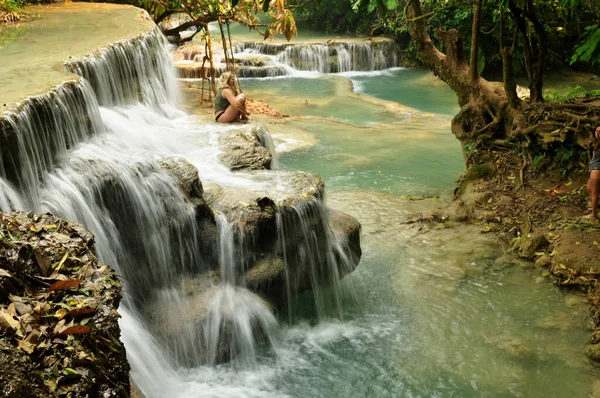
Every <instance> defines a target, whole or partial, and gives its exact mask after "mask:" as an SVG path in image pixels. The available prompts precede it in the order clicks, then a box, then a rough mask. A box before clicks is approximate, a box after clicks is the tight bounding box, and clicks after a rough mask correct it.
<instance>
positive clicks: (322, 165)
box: [241, 69, 464, 195]
mask: <svg viewBox="0 0 600 398" xmlns="http://www.w3.org/2000/svg"><path fill="white" fill-rule="evenodd" d="M404 73H408V75H409V76H412V77H413V78H414V79H415V80H410V79H409V80H410V83H409V84H408V85H406V87H404V86H403V82H405V81H406V80H404V78H398V79H399V81H396V82H395V83H394V84H390V85H388V87H389V91H388V92H387V94H386V95H382V96H381V97H388V98H398V99H401V98H403V97H410V95H409V94H407V93H411V92H412V97H415V98H422V100H421V102H420V103H417V102H415V101H413V104H412V105H416V106H419V107H420V109H416V108H413V107H407V106H403V105H406V104H402V105H401V104H399V103H398V102H395V101H386V100H385V99H387V98H383V99H377V98H373V97H370V96H367V95H363V94H360V93H353V92H351V91H350V90H351V88H352V83H354V79H359V81H360V83H361V84H362V86H363V87H370V88H373V87H378V84H380V83H379V79H388V80H389V79H394V76H396V77H398V76H404ZM351 79H352V81H349V80H347V79H346V78H345V77H340V76H327V77H315V78H305V77H297V78H277V79H260V80H259V79H257V80H252V79H248V80H243V81H242V82H241V85H242V87H243V88H244V90H245V91H246V92H247V93H248V95H250V96H251V97H253V98H257V99H261V100H264V101H266V102H268V103H269V104H270V105H271V106H273V107H274V108H276V109H278V110H279V111H281V112H283V113H287V114H289V115H292V116H293V115H300V116H302V118H300V119H295V118H290V119H289V120H285V121H284V124H282V125H273V126H272V127H271V126H269V128H270V130H271V132H272V134H274V137H275V138H276V139H277V137H278V133H279V132H280V131H281V132H285V133H287V134H288V135H289V129H288V127H294V128H296V129H297V130H304V131H305V132H308V133H310V134H312V135H314V136H315V137H316V139H317V140H318V145H317V146H315V147H310V148H306V149H303V150H300V151H293V152H289V153H285V154H283V155H281V157H280V159H281V164H280V167H282V168H284V169H291V170H294V169H296V170H297V169H300V170H307V171H311V172H314V173H317V174H320V175H322V176H323V177H324V178H325V180H326V181H327V187H328V190H329V191H334V190H338V189H349V188H369V189H377V190H380V191H387V192H393V193H398V194H403V195H438V194H439V192H440V191H442V190H444V189H451V188H453V186H454V181H455V180H456V178H457V177H458V176H459V175H460V174H461V173H462V171H463V170H464V163H463V160H462V156H461V153H460V144H459V142H458V140H456V138H455V137H454V136H453V135H452V133H451V132H450V120H449V117H448V116H447V115H448V114H450V113H451V112H452V111H453V109H454V108H456V105H455V104H454V103H452V102H451V101H450V100H451V98H452V97H454V94H452V93H451V92H450V93H448V92H447V87H440V86H439V85H437V84H436V85H433V86H431V85H430V83H431V79H432V76H431V74H429V73H428V72H426V71H423V70H416V71H415V70H411V71H407V70H404V69H400V70H392V71H384V72H371V73H368V74H353V75H351ZM354 86H355V88H356V87H357V84H356V83H354ZM398 87H403V88H402V90H400V91H402V92H404V93H405V94H403V97H402V96H398V95H397V93H398V91H399V90H398ZM436 87H438V88H439V91H440V93H439V97H440V98H442V101H441V103H439V104H438V103H436V99H435V95H434V91H435V88H436ZM380 91H381V88H380ZM443 104H448V106H447V107H445V108H443V110H444V111H445V112H446V114H441V115H438V114H435V113H433V112H435V111H436V110H437V109H440V108H441V107H442V106H443ZM291 135H292V137H293V134H291Z"/></svg>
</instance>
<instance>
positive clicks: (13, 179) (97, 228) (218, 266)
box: [0, 30, 340, 397]
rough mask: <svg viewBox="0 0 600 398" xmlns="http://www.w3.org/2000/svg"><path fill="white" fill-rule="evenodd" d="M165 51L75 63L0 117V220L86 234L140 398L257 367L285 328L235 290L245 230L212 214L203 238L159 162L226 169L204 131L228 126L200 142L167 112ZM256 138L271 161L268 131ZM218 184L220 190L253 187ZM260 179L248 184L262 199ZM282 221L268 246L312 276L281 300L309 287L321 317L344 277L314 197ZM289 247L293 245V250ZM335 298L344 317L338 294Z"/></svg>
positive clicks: (152, 48)
mask: <svg viewBox="0 0 600 398" xmlns="http://www.w3.org/2000/svg"><path fill="white" fill-rule="evenodd" d="M167 45H168V44H167V42H166V40H165V39H164V38H163V37H162V36H161V35H160V34H159V33H158V32H157V31H156V30H155V31H153V32H151V33H150V34H147V35H144V36H138V37H134V38H131V39H128V40H124V41H121V42H119V43H116V44H115V45H113V46H110V47H108V48H105V49H101V50H99V51H98V52H96V53H95V54H92V55H91V56H89V57H86V58H82V59H76V60H70V61H69V62H68V63H66V64H65V67H66V68H67V69H68V70H70V71H72V72H74V73H76V74H78V75H79V76H80V77H79V78H78V79H77V80H74V81H72V82H68V83H65V84H63V85H61V86H60V87H57V88H56V89H54V90H53V91H52V92H50V93H49V94H47V95H42V96H38V97H33V98H29V99H27V100H26V101H24V102H23V103H22V104H21V106H20V107H19V108H18V109H17V111H15V112H14V113H11V114H8V115H7V116H6V117H4V118H3V119H0V129H1V133H2V135H1V136H0V144H1V146H0V147H1V148H2V153H1V155H2V157H1V162H0V210H2V211H9V210H13V209H20V210H25V209H27V210H35V211H39V212H51V213H53V214H56V215H58V216H63V217H65V218H68V219H71V220H74V221H78V222H80V223H82V224H83V225H84V226H85V227H86V228H87V229H89V230H90V231H91V232H92V233H93V234H94V236H95V242H96V243H95V248H96V252H97V255H98V257H99V258H100V260H101V261H102V262H103V263H105V264H107V265H110V266H111V267H113V268H114V269H115V270H116V271H117V273H118V275H119V276H120V277H121V278H122V280H123V283H124V291H123V296H124V300H123V301H122V304H121V305H122V308H121V311H122V314H123V320H122V323H121V325H122V327H123V329H122V332H123V340H124V341H125V343H126V345H127V353H128V358H129V360H130V363H131V365H132V373H131V377H132V379H133V381H134V383H135V384H136V385H138V386H139V387H140V389H141V390H142V392H143V393H144V394H146V396H148V397H152V396H165V395H168V394H169V392H170V390H169V388H170V386H171V385H172V383H174V382H176V381H175V379H176V378H177V376H176V373H177V371H178V370H180V369H183V368H194V367H199V366H203V365H206V364H211V365H214V364H217V363H220V362H222V361H225V360H231V361H232V364H234V366H239V367H250V366H255V365H256V363H257V362H256V361H257V360H256V357H257V352H258V347H260V346H261V345H262V344H268V345H270V346H274V347H275V346H276V340H277V336H278V333H279V330H280V327H279V325H278V322H277V319H276V317H275V315H274V314H273V310H272V308H271V307H270V305H269V304H268V303H267V302H266V301H265V300H264V299H263V298H262V297H260V296H259V295H257V294H256V293H254V292H252V291H250V290H249V289H248V288H246V286H245V285H244V282H243V280H244V279H243V278H242V273H243V272H244V271H245V267H246V266H247V265H248V264H249V263H250V261H251V260H252V261H254V260H255V259H254V258H253V257H252V256H253V255H251V254H249V253H248V247H250V245H251V244H252V242H251V240H252V239H253V238H249V237H246V236H244V235H243V234H242V233H240V220H231V219H229V220H228V219H227V218H226V217H225V216H224V215H223V214H218V213H217V214H215V216H214V223H215V225H213V228H214V230H215V231H214V232H215V236H214V237H213V236H211V233H212V232H211V231H212V230H211V229H210V228H208V227H206V226H205V225H200V224H199V223H198V215H197V213H196V211H197V209H196V208H195V207H194V206H195V205H194V204H193V202H192V201H191V200H189V198H186V196H185V194H184V193H183V192H182V190H181V187H180V186H179V184H178V182H177V181H175V179H174V178H172V177H171V176H170V175H168V174H167V172H166V171H165V170H163V168H161V167H160V166H159V163H158V162H159V160H161V159H163V158H164V157H169V156H172V155H173V154H176V155H178V156H180V155H183V156H185V157H186V158H189V159H190V160H192V161H194V162H195V164H196V165H200V166H199V167H198V168H199V169H200V171H201V172H207V173H208V172H211V173H212V172H213V171H215V170H219V172H222V173H225V172H223V171H220V170H221V169H222V168H223V166H222V165H218V166H215V165H214V164H212V163H214V162H216V160H215V159H216V156H217V155H218V149H217V147H216V145H217V144H215V142H218V135H214V136H211V134H212V131H213V130H216V131H221V132H222V131H224V130H227V128H229V127H224V126H217V127H214V126H213V127H211V126H210V125H208V126H206V127H204V126H203V127H202V130H201V133H200V131H199V128H198V127H190V126H191V125H192V124H194V123H195V124H197V123H198V120H197V119H195V118H193V117H191V116H187V115H185V114H182V113H181V112H179V111H176V110H175V108H174V107H173V105H174V104H175V103H176V101H177V93H176V82H175V80H174V77H175V76H174V71H173V68H172V66H171V63H170V60H169V56H168V50H167ZM294 51H295V50H294ZM294 51H292V50H290V51H289V56H290V57H296V55H294V54H295V53H294ZM327 52H329V49H328V48H327V46H321V47H318V48H309V49H305V51H304V53H302V52H300V53H299V54H300V55H299V57H300V58H299V59H300V61H298V60H294V61H293V62H299V65H304V66H305V67H307V68H308V67H310V65H311V64H318V62H321V61H319V60H322V59H323V57H325V56H326V54H325V53H327ZM273 57H275V56H273ZM290 62H292V61H290ZM302 62H303V63H302ZM325 67H326V66H325V64H323V63H322V64H320V66H319V68H325ZM284 68H285V69H286V70H287V69H289V66H285V67H284ZM195 124H194V125H195ZM231 128H233V127H231ZM257 134H258V136H259V138H260V141H261V143H262V144H263V145H265V146H266V147H267V148H269V150H270V151H271V153H273V154H274V149H273V143H272V140H271V137H270V135H269V134H268V132H267V131H266V130H260V131H259V132H258V133H257ZM201 145H204V146H205V147H206V148H198V146H201ZM211 145H212V147H211ZM210 162H212V163H210ZM225 177H226V178H224V180H226V181H227V182H229V183H233V182H237V181H241V180H243V179H245V178H250V177H249V176H246V175H242V176H240V175H233V174H231V173H229V174H227V175H226V176H225ZM272 178H273V179H274V185H276V186H282V185H284V184H282V182H281V181H280V180H279V177H278V176H275V177H272ZM264 183H265V181H264V180H258V182H257V184H256V185H258V186H261V187H263V188H262V189H264V185H263V184H264ZM284 189H285V188H284ZM261 195H262V192H261ZM278 211H279V212H280V214H278V215H277V220H279V222H278V227H277V228H278V229H279V232H278V234H277V236H279V237H280V238H281V239H280V242H278V243H277V244H275V242H269V244H273V245H274V246H277V245H278V247H279V249H278V250H280V251H281V252H282V255H283V257H284V258H285V259H286V261H294V262H296V263H300V264H304V266H305V267H308V268H307V269H308V270H309V275H310V278H309V279H310V280H303V278H302V277H301V276H300V275H299V274H293V273H291V272H290V273H289V274H288V275H286V279H287V280H288V281H289V284H288V289H289V293H290V295H292V294H296V293H298V292H301V291H303V290H306V289H309V288H311V287H315V288H316V289H317V290H316V291H315V294H314V295H315V298H316V303H317V304H316V306H317V309H318V311H319V314H320V315H321V316H326V315H327V314H328V310H327V303H326V301H328V300H327V299H326V295H327V294H328V293H327V292H325V291H321V290H320V289H319V288H318V287H319V284H320V281H325V282H326V283H327V284H330V283H334V282H335V281H337V280H339V275H338V274H337V270H327V269H326V268H328V267H336V266H338V265H337V263H338V262H339V261H340V256H339V253H337V251H336V250H337V249H336V244H335V238H334V237H333V235H332V234H331V233H330V230H329V228H328V225H327V221H326V219H327V215H326V211H325V209H324V207H323V205H322V204H321V202H320V201H318V200H317V201H315V202H311V203H309V204H306V205H298V206H295V207H289V208H288V207H286V208H285V209H284V208H281V209H280V210H278ZM296 240H298V241H300V244H299V245H298V246H297V247H296V246H295V245H290V243H291V242H295V241H296ZM207 244H211V245H213V244H214V245H215V247H214V248H212V247H211V248H210V249H211V250H214V251H215V252H217V254H218V255H216V256H214V255H213V253H212V252H210V250H208V251H207V250H206V245H207ZM215 257H216V258H217V259H216V260H215ZM290 264H291V263H290ZM330 273H331V274H330ZM331 291H333V292H334V296H335V300H334V301H335V305H334V307H335V310H334V312H336V313H337V314H339V308H340V303H339V294H338V292H337V290H336V288H335V287H334V288H332V289H331ZM290 297H291V296H290ZM288 301H289V302H292V300H291V299H289V300H288ZM158 367H160V368H162V369H164V372H163V373H161V372H160V371H158V369H157V368H158Z"/></svg>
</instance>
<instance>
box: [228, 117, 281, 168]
mask: <svg viewBox="0 0 600 398" xmlns="http://www.w3.org/2000/svg"><path fill="white" fill-rule="evenodd" d="M261 131H262V129H261V128H260V127H258V126H255V127H253V128H250V129H247V130H242V131H239V130H233V131H231V132H230V133H227V134H225V135H223V136H222V137H221V140H220V141H221V148H222V150H223V153H222V154H221V155H220V156H219V159H220V160H221V162H223V164H224V165H225V166H227V167H229V169H230V170H233V171H235V170H264V169H270V168H271V160H272V155H271V153H270V152H269V150H268V149H267V148H266V147H265V146H264V144H263V142H262V141H261V137H260V132H261Z"/></svg>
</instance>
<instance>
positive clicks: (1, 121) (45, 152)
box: [0, 28, 177, 210]
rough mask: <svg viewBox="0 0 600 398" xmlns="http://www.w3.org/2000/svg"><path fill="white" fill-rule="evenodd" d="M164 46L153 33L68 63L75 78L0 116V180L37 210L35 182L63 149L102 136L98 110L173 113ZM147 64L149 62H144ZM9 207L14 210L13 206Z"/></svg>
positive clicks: (171, 75) (171, 79)
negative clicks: (142, 108) (117, 108)
mask: <svg viewBox="0 0 600 398" xmlns="http://www.w3.org/2000/svg"><path fill="white" fill-rule="evenodd" d="M167 45H168V43H167V41H166V39H165V38H164V37H163V36H162V34H161V33H160V31H159V30H158V28H155V29H154V30H152V31H150V32H149V33H147V34H143V35H138V36H135V37H132V38H129V39H126V40H122V41H120V42H118V43H115V44H114V45H111V46H109V47H106V48H103V49H101V50H98V51H97V52H96V53H94V54H92V55H89V56H87V57H81V58H77V59H72V60H69V61H68V62H66V63H65V64H64V67H65V68H66V69H68V70H70V71H72V72H74V73H75V74H77V75H79V76H80V77H77V76H76V77H74V78H71V79H70V80H68V81H66V82H64V83H62V84H61V85H59V86H58V87H56V88H54V89H52V90H51V91H49V92H48V93H47V94H41V95H37V96H35V97H29V98H26V99H25V100H23V101H21V103H20V106H19V107H17V108H15V109H14V110H12V111H10V112H7V113H5V115H4V117H2V118H0V133H1V134H0V148H1V149H0V178H1V179H2V180H4V181H5V183H4V184H5V185H6V182H8V183H10V185H13V186H15V187H17V188H19V189H21V190H22V191H23V193H24V194H25V202H27V203H29V204H30V206H32V207H34V208H39V205H40V198H39V192H38V189H37V188H36V187H37V186H38V180H39V181H44V180H45V178H46V174H47V172H49V171H52V170H53V169H54V167H55V163H56V162H57V161H58V160H59V159H60V158H63V157H64V156H65V155H66V153H67V150H68V149H70V148H72V147H73V146H74V145H76V144H79V143H81V142H86V141H88V140H89V139H90V138H92V137H94V136H97V135H98V134H101V133H103V132H104V131H105V130H106V129H105V126H104V125H103V122H102V119H101V117H100V106H127V105H134V104H144V105H146V106H148V107H150V108H152V109H154V110H155V111H158V112H160V113H165V112H167V111H168V110H169V109H173V105H174V104H175V103H176V100H177V92H176V90H175V87H176V83H175V73H174V70H173V68H172V65H171V62H170V59H169V55H168V54H169V53H168V51H167ZM148 59H151V60H153V62H146V60H148ZM6 200H8V199H5V201H6ZM9 202H10V201H9ZM13 202H14V201H13ZM9 204H10V206H9V207H10V208H15V207H16V206H15V204H16V203H9ZM10 208H9V209H3V210H10Z"/></svg>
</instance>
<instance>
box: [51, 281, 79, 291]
mask: <svg viewBox="0 0 600 398" xmlns="http://www.w3.org/2000/svg"><path fill="white" fill-rule="evenodd" d="M79 285H81V281H80V280H66V281H58V282H56V283H54V284H52V286H50V287H49V288H48V293H50V292H55V291H58V290H67V289H70V288H72V287H75V286H79Z"/></svg>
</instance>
